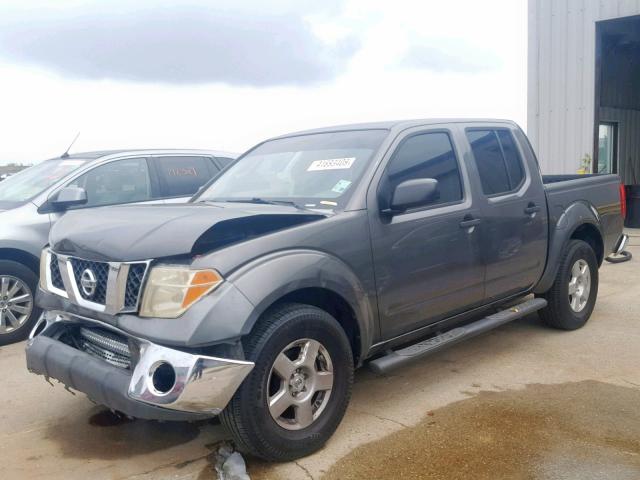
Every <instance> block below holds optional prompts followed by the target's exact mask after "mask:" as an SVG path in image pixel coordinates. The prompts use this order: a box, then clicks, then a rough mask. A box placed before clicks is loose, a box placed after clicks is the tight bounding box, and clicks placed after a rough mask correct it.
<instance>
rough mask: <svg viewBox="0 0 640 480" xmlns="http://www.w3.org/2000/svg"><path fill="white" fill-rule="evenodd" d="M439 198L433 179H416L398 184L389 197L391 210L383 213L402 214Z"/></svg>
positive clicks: (435, 182)
mask: <svg viewBox="0 0 640 480" xmlns="http://www.w3.org/2000/svg"><path fill="white" fill-rule="evenodd" d="M439 197H440V192H439V191H438V181H437V180H436V179H435V178H416V179H413V180H406V181H404V182H402V183H400V184H398V185H397V186H396V188H395V190H394V191H393V194H392V195H391V208H389V210H388V211H387V212H385V213H402V212H404V211H405V210H407V209H409V208H412V207H419V206H421V205H426V204H428V203H430V202H432V201H433V200H437V199H438V198H439Z"/></svg>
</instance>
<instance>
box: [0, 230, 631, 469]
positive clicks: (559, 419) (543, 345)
mask: <svg viewBox="0 0 640 480" xmlns="http://www.w3.org/2000/svg"><path fill="white" fill-rule="evenodd" d="M631 244H632V246H631V247H630V248H629V250H630V251H631V252H632V253H633V254H634V255H635V256H636V258H634V259H633V260H632V261H630V262H627V263H623V264H618V265H612V264H608V263H605V264H604V266H603V267H602V269H601V270H600V293H599V296H598V303H597V306H596V309H595V312H594V314H593V316H592V318H591V320H590V321H589V323H588V324H587V325H586V327H584V328H583V329H581V330H578V331H575V332H559V331H555V330H552V329H549V328H546V327H544V326H543V325H542V324H541V322H540V321H539V320H538V317H537V316H536V315H533V316H531V317H529V318H526V319H523V320H521V321H517V322H514V323H512V324H509V325H506V326H504V327H502V328H499V329H497V330H494V331H492V332H490V333H488V334H485V335H483V336H480V337H477V338H475V339H472V340H470V341H468V342H466V343H464V344H461V345H459V346H457V347H454V348H452V349H450V350H447V351H444V352H442V353H439V354H436V355H434V356H432V357H430V358H427V359H424V360H422V361H420V362H418V363H416V364H414V365H412V366H410V367H407V368H405V369H403V370H400V371H399V372H397V373H395V374H394V375H390V376H376V375H374V374H372V373H371V372H369V371H367V370H361V371H359V372H358V373H357V375H356V382H355V386H354V392H353V398H352V401H351V405H350V407H349V410H348V412H347V415H346V417H345V419H344V421H343V422H342V425H341V426H340V427H339V429H338V431H337V432H336V434H335V435H334V437H333V438H332V439H331V440H330V442H329V443H328V444H327V446H326V447H325V448H324V449H323V450H322V451H320V452H318V453H316V454H315V455H312V456H310V457H307V458H304V459H302V460H299V461H298V462H294V463H289V464H281V465H269V464H264V463H262V462H259V461H257V460H256V459H252V458H248V459H247V463H248V465H249V473H250V474H251V478H252V479H256V478H257V479H266V478H269V479H298V478H300V479H309V478H315V479H317V478H322V477H325V478H336V479H347V478H354V479H355V478H376V479H383V478H390V479H391V478H425V477H429V478H474V479H479V478H536V479H546V478H549V479H551V478H553V479H558V478H567V479H569V478H581V479H589V478H594V479H595V478H609V479H637V478H640V408H638V405H640V368H639V367H638V366H639V365H640V268H638V265H639V263H638V262H640V236H634V237H633V238H632V242H631ZM23 350H24V344H17V345H11V346H8V347H1V348H0V371H1V372H2V379H3V383H2V389H1V390H0V404H1V405H2V406H1V407H0V465H1V467H0V471H1V472H2V474H1V476H2V478H12V479H13V478H21V479H35V478H46V479H47V480H55V479H65V480H73V479H86V478H92V479H124V478H134V479H139V480H143V479H145V480H146V479H206V478H215V473H214V471H213V469H212V465H213V462H214V461H215V458H214V455H213V452H214V451H215V449H216V448H217V447H216V445H217V442H219V441H221V440H223V439H225V438H226V437H227V435H226V433H225V432H224V430H223V429H222V427H221V426H220V425H217V424H215V422H208V423H199V424H187V423H184V424H174V423H163V424H161V423H156V422H144V421H132V422H131V421H121V420H119V419H117V418H116V417H114V416H113V415H111V414H110V413H109V412H105V411H104V410H103V409H102V408H101V407H99V406H95V405H93V404H91V403H90V402H89V401H88V400H87V399H86V397H84V396H83V395H81V394H78V395H75V396H73V395H71V394H70V393H69V392H67V391H65V390H64V389H63V388H62V387H60V386H59V385H58V384H56V385H55V387H51V386H49V385H48V384H47V383H46V382H45V381H44V379H43V378H42V377H37V376H34V375H30V374H29V373H27V371H26V369H25V362H24V354H23Z"/></svg>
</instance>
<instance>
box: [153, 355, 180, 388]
mask: <svg viewBox="0 0 640 480" xmlns="http://www.w3.org/2000/svg"><path fill="white" fill-rule="evenodd" d="M151 382H152V384H153V388H154V389H155V390H156V391H157V392H158V393H160V394H163V395H164V394H167V393H169V392H170V391H171V389H172V388H173V386H174V385H175V384H176V371H175V370H174V369H173V367H172V366H171V365H169V364H168V363H166V362H161V363H159V364H158V365H156V367H155V369H154V370H153V373H152V374H151Z"/></svg>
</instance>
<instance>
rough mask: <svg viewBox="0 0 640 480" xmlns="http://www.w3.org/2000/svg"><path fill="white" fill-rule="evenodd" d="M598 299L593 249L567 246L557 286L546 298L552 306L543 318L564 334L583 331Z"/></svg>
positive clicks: (573, 242)
mask: <svg viewBox="0 0 640 480" xmlns="http://www.w3.org/2000/svg"><path fill="white" fill-rule="evenodd" d="M597 296H598V262H597V260H596V255H595V252H594V251H593V249H592V248H591V246H590V245H589V244H588V243H586V242H583V241H582V240H571V241H570V242H569V244H568V245H567V246H566V248H565V251H564V254H563V256H562V259H561V260H560V265H559V267H558V273H557V274H556V278H555V281H554V282H553V285H552V286H551V288H550V289H549V291H547V292H546V293H544V294H543V295H542V297H543V298H545V299H546V300H547V302H548V305H547V306H546V307H545V308H544V309H542V310H540V317H541V318H542V319H543V320H544V321H545V322H546V323H547V324H548V325H550V326H552V327H555V328H560V329H563V330H575V329H577V328H580V327H582V326H583V325H584V324H585V323H587V320H589V317H590V316H591V313H592V312H593V308H594V307H595V304H596V297H597Z"/></svg>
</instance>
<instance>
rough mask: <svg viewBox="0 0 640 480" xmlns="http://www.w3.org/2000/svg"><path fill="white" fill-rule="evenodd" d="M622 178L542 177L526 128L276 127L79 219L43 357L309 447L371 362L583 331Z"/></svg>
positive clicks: (32, 360) (45, 325)
mask: <svg viewBox="0 0 640 480" xmlns="http://www.w3.org/2000/svg"><path fill="white" fill-rule="evenodd" d="M619 183H620V182H619V178H618V177H617V176H615V175H595V176H580V177H578V176H575V177H574V176H569V177H552V178H549V179H548V182H545V180H544V178H543V177H541V175H540V172H539V168H538V163H537V161H536V158H535V156H534V152H533V151H532V149H531V147H530V145H529V143H528V141H527V139H526V137H525V135H524V134H523V132H522V131H521V130H520V129H519V128H518V126H517V125H515V124H514V123H512V122H509V121H496V120H419V121H402V122H389V123H373V124H363V125H349V126H343V127H334V128H325V129H320V130H312V131H307V132H302V133H295V134H291V135H285V136H282V137H278V138H274V139H271V140H268V141H266V142H263V143H261V144H259V145H257V146H256V147H255V148H253V149H252V150H250V151H249V152H247V153H246V154H244V155H243V156H242V157H240V159H239V160H237V161H236V162H234V163H233V164H232V165H231V166H230V167H229V168H228V169H227V170H226V171H225V172H223V173H222V174H221V175H220V176H219V177H218V178H217V179H216V180H215V181H214V182H213V183H212V184H211V185H210V186H209V187H208V188H206V189H204V190H203V191H202V192H201V193H199V194H198V195H196V197H195V198H193V199H192V201H191V203H189V204H185V205H145V206H129V207H110V208H104V209H101V210H100V214H99V215H95V214H93V213H90V212H71V213H69V214H67V215H65V217H64V218H62V219H61V220H60V221H59V222H58V223H57V224H56V225H55V226H54V227H53V229H52V231H51V234H50V245H49V246H48V247H47V248H46V249H45V250H44V251H43V253H42V257H41V271H42V273H41V284H40V290H39V293H38V297H37V302H38V305H39V306H40V307H41V308H42V309H43V311H44V313H43V316H42V318H41V321H40V322H39V323H38V324H37V325H36V327H35V328H34V331H33V333H32V335H31V338H30V340H29V341H28V344H27V352H26V353H27V365H28V368H29V370H30V371H31V372H33V373H36V374H40V375H44V376H47V377H53V378H55V379H57V380H59V381H60V382H62V383H64V384H65V385H67V386H68V387H70V388H72V389H74V390H78V391H81V392H84V393H86V394H87V395H88V396H89V397H90V398H91V399H92V400H93V401H95V402H97V403H100V404H103V405H106V406H108V407H110V408H111V409H113V410H116V411H120V412H123V413H124V414H125V415H128V416H131V417H138V418H146V419H162V420H190V419H199V418H206V417H211V416H214V415H220V416H221V419H222V422H223V424H224V425H225V426H226V427H227V428H228V429H229V431H230V432H231V434H232V435H233V437H234V439H235V441H236V443H237V445H238V447H239V448H240V449H241V450H244V451H246V452H249V453H252V454H254V455H257V456H259V457H262V458H265V459H268V460H275V461H282V460H290V459H294V458H298V457H301V456H304V455H307V454H309V453H311V452H313V451H315V450H317V449H318V448H320V447H321V446H322V445H323V444H324V443H325V442H326V441H327V439H328V438H329V437H330V436H331V435H332V434H333V432H334V431H335V429H336V428H337V426H338V424H339V423H340V421H341V420H342V417H343V415H344V413H345V410H346V408H347V404H348V402H349V398H350V391H351V384H352V381H353V371H354V368H355V367H359V366H361V365H363V364H365V363H366V364H368V365H369V367H370V368H372V369H373V370H374V371H376V372H383V373H384V372H388V371H391V370H392V369H394V368H399V367H401V366H403V365H405V364H406V363H407V362H411V361H415V360H417V359H419V358H422V357H424V356H425V355H427V354H429V353H433V352H436V351H438V350H440V349H442V348H444V347H446V346H448V345H452V344H455V343H457V342H459V341H462V340H464V339H466V338H469V337H471V336H474V335H477V334H479V333H482V332H484V331H487V330H489V329H491V328H494V327H497V326H499V325H502V324H504V323H506V322H509V321H512V320H515V319H517V318H520V317H522V316H524V315H527V314H530V313H533V312H536V311H537V312H538V313H539V315H540V316H541V317H542V319H543V320H544V321H545V322H546V323H547V324H549V325H551V326H553V327H556V328H560V329H565V330H573V329H576V328H579V327H582V326H583V325H584V324H585V323H586V322H587V320H588V319H589V317H590V315H591V312H592V311H593V308H594V305H595V302H596V296H597V292H598V267H599V266H600V264H601V263H602V261H603V259H604V258H605V257H606V256H607V255H609V254H610V253H612V252H616V251H619V250H621V249H622V248H623V246H624V241H625V237H624V236H623V235H622V224H623V217H622V210H623V209H624V208H623V204H624V202H623V199H622V198H621V197H620V188H619ZM523 346H524V347H523V348H526V340H524V339H523Z"/></svg>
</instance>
